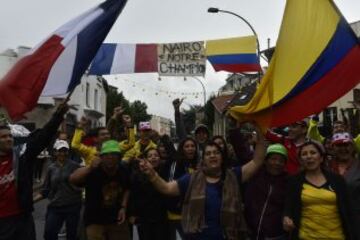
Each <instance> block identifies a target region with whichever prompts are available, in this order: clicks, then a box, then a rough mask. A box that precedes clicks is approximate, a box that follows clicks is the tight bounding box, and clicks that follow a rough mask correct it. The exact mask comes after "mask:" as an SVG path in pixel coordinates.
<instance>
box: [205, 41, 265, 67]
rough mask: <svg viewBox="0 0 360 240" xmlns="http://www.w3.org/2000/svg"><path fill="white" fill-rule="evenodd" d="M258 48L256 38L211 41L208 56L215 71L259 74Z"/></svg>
mask: <svg viewBox="0 0 360 240" xmlns="http://www.w3.org/2000/svg"><path fill="white" fill-rule="evenodd" d="M256 46H257V43H256V37H255V36H248V37H239V38H227V39H219V40H210V41H207V42H206V56H207V59H208V60H209V62H210V63H211V64H212V65H213V67H214V69H215V71H228V72H258V71H260V70H261V66H260V62H259V57H258V55H257V54H256Z"/></svg>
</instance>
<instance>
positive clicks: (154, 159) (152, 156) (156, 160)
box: [146, 149, 160, 168]
mask: <svg viewBox="0 0 360 240" xmlns="http://www.w3.org/2000/svg"><path fill="white" fill-rule="evenodd" d="M146 160H148V161H149V162H150V163H151V165H152V166H153V168H157V167H158V166H159V164H160V155H159V152H158V151H157V150H156V149H151V150H149V151H148V152H147V154H146Z"/></svg>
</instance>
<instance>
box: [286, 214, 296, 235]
mask: <svg viewBox="0 0 360 240" xmlns="http://www.w3.org/2000/svg"><path fill="white" fill-rule="evenodd" d="M283 228H284V230H285V231H287V232H291V231H292V230H294V229H295V224H294V222H293V220H292V219H291V218H289V217H286V216H285V217H284V219H283Z"/></svg>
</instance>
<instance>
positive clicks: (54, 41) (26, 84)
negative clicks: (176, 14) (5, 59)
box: [0, 0, 127, 120]
mask: <svg viewBox="0 0 360 240" xmlns="http://www.w3.org/2000/svg"><path fill="white" fill-rule="evenodd" d="M126 2H127V0H107V1H105V2H103V3H102V4H100V5H98V6H96V7H94V8H92V9H90V10H88V11H87V12H85V13H83V14H82V15H80V16H78V17H76V18H74V19H73V20H71V21H70V22H68V23H66V24H64V25H63V26H61V27H60V28H59V29H57V30H56V31H55V32H54V33H52V34H51V35H50V36H49V37H48V38H47V39H46V40H45V41H43V42H42V43H40V44H39V45H38V46H37V47H34V48H33V49H32V50H31V51H30V52H29V53H28V54H27V55H26V56H24V57H23V58H21V59H20V60H19V61H18V62H17V63H16V64H15V65H14V67H13V68H12V69H11V70H10V71H9V72H8V73H7V74H6V75H5V76H4V78H3V79H1V80H0V105H1V106H2V107H4V108H5V109H6V110H7V112H8V114H9V116H10V117H11V118H12V119H14V120H18V119H21V118H22V117H23V115H24V114H25V113H26V112H28V111H31V110H32V109H33V108H34V107H35V106H36V105H37V101H38V99H39V97H40V95H41V96H56V95H64V94H66V93H68V92H70V91H72V90H73V89H74V88H75V87H76V86H77V85H78V84H79V83H80V81H81V77H82V75H83V74H84V72H85V70H86V69H87V68H88V66H89V64H90V62H91V61H92V59H93V58H94V56H95V55H96V52H97V50H98V49H99V47H100V46H101V44H102V42H103V41H104V39H105V37H106V36H107V34H108V32H109V31H110V29H111V27H112V26H113V24H114V23H115V21H116V19H117V17H118V16H119V14H120V13H121V11H122V9H123V8H124V6H125V4H126Z"/></svg>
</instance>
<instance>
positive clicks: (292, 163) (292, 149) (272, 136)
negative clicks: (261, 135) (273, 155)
mask: <svg viewBox="0 0 360 240" xmlns="http://www.w3.org/2000/svg"><path fill="white" fill-rule="evenodd" d="M266 138H267V139H268V140H269V141H270V142H273V143H281V144H283V145H284V146H285V148H286V149H287V151H288V161H287V162H286V167H285V168H286V171H287V172H288V174H289V175H294V174H296V173H298V172H299V170H300V163H299V160H298V147H299V146H297V145H296V144H295V143H294V142H293V141H292V140H291V139H289V138H288V137H285V136H283V135H280V134H277V133H274V132H272V131H267V133H266Z"/></svg>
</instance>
